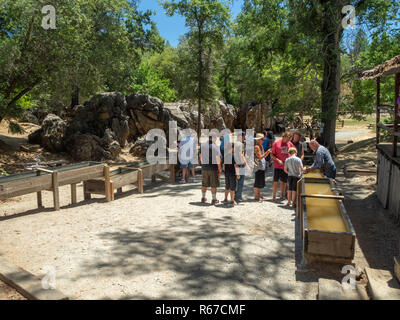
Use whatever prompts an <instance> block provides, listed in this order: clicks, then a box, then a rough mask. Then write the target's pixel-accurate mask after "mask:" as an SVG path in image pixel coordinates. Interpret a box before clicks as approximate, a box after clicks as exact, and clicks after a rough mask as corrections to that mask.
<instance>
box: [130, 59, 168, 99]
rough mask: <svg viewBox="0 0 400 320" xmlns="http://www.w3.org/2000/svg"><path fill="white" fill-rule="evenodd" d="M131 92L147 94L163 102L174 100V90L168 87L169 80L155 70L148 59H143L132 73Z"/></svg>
mask: <svg viewBox="0 0 400 320" xmlns="http://www.w3.org/2000/svg"><path fill="white" fill-rule="evenodd" d="M130 91H131V93H135V94H136V93H140V94H148V95H151V96H154V97H157V98H160V99H161V100H163V101H164V102H173V101H175V100H176V91H175V90H174V89H173V88H171V87H170V80H169V79H166V78H164V77H163V75H162V74H161V73H160V72H158V71H157V70H156V68H155V67H154V66H153V65H151V64H150V63H149V62H148V61H143V62H142V63H141V64H140V66H139V68H138V69H137V70H136V71H135V72H134V73H133V74H132V86H131V90H130Z"/></svg>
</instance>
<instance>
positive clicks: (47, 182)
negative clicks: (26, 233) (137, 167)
mask: <svg viewBox="0 0 400 320" xmlns="http://www.w3.org/2000/svg"><path fill="white" fill-rule="evenodd" d="M109 171H110V168H109V167H108V166H106V165H105V164H102V163H98V162H82V163H78V164H72V165H66V166H62V167H57V170H49V169H42V168H38V169H36V170H35V171H33V172H26V173H21V174H15V175H10V176H6V177H1V178H0V200H6V199H9V198H13V197H19V196H22V195H26V194H30V193H34V192H36V193H37V204H38V208H43V204H42V191H45V190H47V191H51V192H53V202H54V210H55V211H58V210H60V193H59V187H61V186H65V185H71V202H72V204H76V203H77V192H76V186H77V184H78V183H81V182H85V181H87V180H90V179H96V178H99V177H105V178H106V179H105V182H104V183H105V184H107V185H109V180H108V179H107V176H109ZM107 200H108V201H111V199H109V198H107Z"/></svg>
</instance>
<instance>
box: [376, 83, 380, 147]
mask: <svg viewBox="0 0 400 320" xmlns="http://www.w3.org/2000/svg"><path fill="white" fill-rule="evenodd" d="M380 106H381V77H378V78H377V79H376V144H377V145H378V144H379V143H380V142H381V141H380V140H381V137H380V132H381V128H380V127H379V123H380V122H381V109H380Z"/></svg>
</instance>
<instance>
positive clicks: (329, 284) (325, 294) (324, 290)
mask: <svg viewBox="0 0 400 320" xmlns="http://www.w3.org/2000/svg"><path fill="white" fill-rule="evenodd" d="M318 300H369V297H368V294H367V292H366V290H365V288H364V287H363V286H360V285H356V288H355V289H354V290H344V289H343V286H342V284H341V283H340V282H339V281H336V280H330V279H319V280H318Z"/></svg>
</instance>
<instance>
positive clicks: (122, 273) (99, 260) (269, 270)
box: [0, 175, 317, 299]
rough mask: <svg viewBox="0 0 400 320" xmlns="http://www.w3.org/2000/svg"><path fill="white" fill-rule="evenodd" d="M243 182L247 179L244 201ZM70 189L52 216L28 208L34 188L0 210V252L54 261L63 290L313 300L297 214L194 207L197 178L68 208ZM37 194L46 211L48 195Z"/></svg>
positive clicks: (272, 208)
mask: <svg viewBox="0 0 400 320" xmlns="http://www.w3.org/2000/svg"><path fill="white" fill-rule="evenodd" d="M271 179H272V178H271V175H269V176H268V183H267V185H268V187H270V186H271ZM222 183H223V181H222ZM252 183H253V179H251V178H248V179H247V181H246V188H245V195H246V196H247V197H248V198H249V199H251V198H252ZM78 191H79V192H78V200H79V201H82V200H83V195H82V187H81V186H79V190H78ZM124 191H125V190H124ZM222 191H223V189H222V188H221V189H220V193H219V198H220V200H222V199H221V198H222V197H223V196H222V193H221V192H222ZM69 193H70V191H69V188H68V187H63V188H62V192H61V205H62V206H63V207H62V210H61V211H59V212H52V211H51V210H50V209H49V210H44V211H43V210H42V211H38V210H35V203H36V195H35V194H32V195H27V196H24V197H21V201H11V202H7V203H6V204H2V205H1V206H0V239H1V240H0V255H2V256H4V257H5V258H6V259H8V260H9V261H10V262H12V263H14V264H16V265H18V266H21V267H22V268H25V269H26V270H28V271H30V272H32V273H33V274H35V275H38V276H43V275H44V272H43V271H44V270H46V268H47V267H49V266H50V267H54V268H55V270H56V283H57V289H59V290H61V291H62V292H63V293H65V294H66V295H67V296H70V297H72V298H76V299H315V298H316V294H317V282H316V281H317V278H316V277H315V276H313V277H307V276H305V275H301V274H299V273H296V264H297V263H298V260H299V258H298V256H299V250H300V244H299V243H296V241H295V233H296V232H295V230H296V227H295V225H296V219H295V214H294V211H293V210H291V209H288V208H286V207H284V205H283V204H274V203H272V202H268V201H267V202H264V203H258V202H254V201H251V200H250V201H248V202H245V203H244V204H241V205H239V206H236V207H235V208H229V207H226V206H224V205H219V206H217V207H212V206H209V205H202V204H201V203H199V200H200V197H201V194H200V182H197V183H193V184H187V185H178V184H167V183H161V182H157V183H155V184H153V185H151V186H150V185H147V187H146V188H145V194H143V195H139V194H137V193H136V191H135V190H131V191H128V192H126V193H124V194H123V195H121V196H117V197H116V201H114V202H112V203H106V202H105V201H104V199H102V198H96V199H93V200H91V201H89V202H87V203H82V202H81V203H79V204H78V205H77V206H69V201H70V196H69ZM265 194H266V195H267V196H268V197H270V189H268V190H266V192H265ZM208 197H209V198H210V195H208ZM43 198H44V199H43V200H44V205H45V206H46V207H47V208H49V207H51V203H52V195H51V193H45V194H44V197H43ZM296 253H297V254H296ZM296 258H297V259H296ZM296 261H297V262H296Z"/></svg>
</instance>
